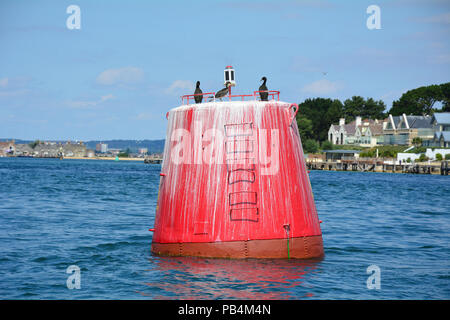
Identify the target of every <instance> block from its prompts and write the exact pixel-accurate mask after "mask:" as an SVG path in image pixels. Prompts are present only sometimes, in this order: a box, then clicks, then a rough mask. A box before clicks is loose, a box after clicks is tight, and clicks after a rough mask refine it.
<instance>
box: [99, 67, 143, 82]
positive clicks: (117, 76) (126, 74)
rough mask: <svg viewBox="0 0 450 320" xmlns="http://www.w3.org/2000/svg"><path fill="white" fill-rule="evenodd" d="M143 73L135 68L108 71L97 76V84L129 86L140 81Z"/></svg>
mask: <svg viewBox="0 0 450 320" xmlns="http://www.w3.org/2000/svg"><path fill="white" fill-rule="evenodd" d="M143 78H144V71H143V70H142V69H140V68H136V67H125V68H119V69H108V70H105V71H103V72H102V73H100V74H99V75H98V76H97V79H96V81H97V83H98V84H101V85H106V86H111V85H116V84H130V83H137V82H140V81H142V79H143Z"/></svg>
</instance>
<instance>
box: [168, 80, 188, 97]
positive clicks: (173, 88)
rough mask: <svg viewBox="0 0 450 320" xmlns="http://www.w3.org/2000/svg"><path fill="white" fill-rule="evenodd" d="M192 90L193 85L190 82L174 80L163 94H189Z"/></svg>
mask: <svg viewBox="0 0 450 320" xmlns="http://www.w3.org/2000/svg"><path fill="white" fill-rule="evenodd" d="M194 88H195V86H194V83H193V82H192V81H190V80H175V81H174V82H173V83H172V84H171V85H170V87H169V88H167V89H166V90H164V92H165V93H166V94H171V95H180V94H191V93H193V91H194Z"/></svg>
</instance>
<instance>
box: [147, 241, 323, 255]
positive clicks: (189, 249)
mask: <svg viewBox="0 0 450 320" xmlns="http://www.w3.org/2000/svg"><path fill="white" fill-rule="evenodd" d="M152 252H153V253H154V254H157V255H165V256H195V257H204V258H232V259H245V258H272V259H285V258H288V241H287V239H286V238H285V239H268V240H248V241H222V242H180V243H157V242H153V243H152ZM323 256H324V252H323V242H322V236H309V237H298V238H290V239H289V258H295V259H311V258H321V257H323Z"/></svg>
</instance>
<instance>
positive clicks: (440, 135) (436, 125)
mask: <svg viewBox="0 0 450 320" xmlns="http://www.w3.org/2000/svg"><path fill="white" fill-rule="evenodd" d="M431 125H432V127H433V130H434V137H433V140H432V141H430V142H429V143H426V144H425V145H427V146H433V147H445V148H449V147H450V112H440V113H435V114H434V115H433V117H432V119H431Z"/></svg>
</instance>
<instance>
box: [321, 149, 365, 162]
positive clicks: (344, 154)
mask: <svg viewBox="0 0 450 320" xmlns="http://www.w3.org/2000/svg"><path fill="white" fill-rule="evenodd" d="M360 152H361V151H359V150H323V153H325V160H326V161H341V160H346V159H358V158H359V153H360Z"/></svg>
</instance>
